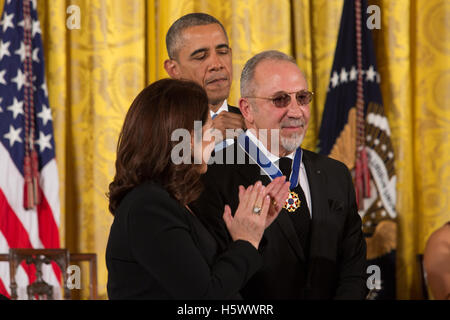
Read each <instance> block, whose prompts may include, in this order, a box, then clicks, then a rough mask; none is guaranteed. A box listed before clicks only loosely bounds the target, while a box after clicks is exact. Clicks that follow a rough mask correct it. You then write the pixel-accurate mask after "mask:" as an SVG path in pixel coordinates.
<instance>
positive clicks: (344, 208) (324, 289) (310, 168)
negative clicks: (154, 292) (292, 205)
mask: <svg viewBox="0 0 450 320" xmlns="http://www.w3.org/2000/svg"><path fill="white" fill-rule="evenodd" d="M237 148H239V149H240V150H239V152H241V153H240V154H241V155H242V152H243V151H242V149H241V148H240V147H238V144H237V143H235V144H233V145H231V146H229V147H228V148H226V149H224V150H221V152H218V153H217V155H215V157H216V160H217V159H222V160H223V159H225V158H224V155H225V154H226V153H228V156H229V158H228V159H234V161H235V162H234V164H226V165H223V164H211V165H209V166H208V172H207V173H206V174H205V175H204V176H203V178H204V179H203V183H204V185H205V189H204V192H203V194H202V195H201V197H200V199H198V201H196V202H195V203H194V204H192V205H191V207H192V208H194V210H195V212H196V214H197V216H198V217H199V218H200V219H201V220H202V221H203V222H204V223H205V225H207V226H208V228H209V230H210V231H211V232H212V233H213V235H214V236H215V238H216V240H217V241H218V242H219V244H220V246H221V248H222V249H223V248H226V246H227V244H228V243H229V241H230V236H229V234H228V232H227V229H226V228H225V224H224V223H223V221H222V220H221V215H222V212H223V207H224V205H225V204H229V205H230V207H231V210H232V212H233V213H234V212H235V210H236V208H237V206H238V204H239V200H238V186H239V185H243V186H245V187H247V186H249V185H250V184H254V183H255V182H256V181H258V180H261V181H262V183H263V184H264V185H267V184H268V183H269V182H270V180H269V178H268V177H267V176H266V175H262V174H261V172H260V168H259V167H258V166H257V165H256V164H255V163H254V162H253V161H251V160H250V159H249V157H248V156H247V155H246V154H245V157H244V159H245V164H237V158H238V157H237V155H238V152H237ZM230 152H233V154H230ZM241 163H242V158H241ZM303 163H304V165H305V168H306V172H307V176H308V182H309V186H310V191H311V200H312V208H313V213H312V223H311V228H312V229H311V243H310V250H309V251H310V256H309V259H307V258H308V257H305V255H304V250H303V248H302V247H301V245H300V242H299V240H298V237H297V235H296V231H295V229H294V226H293V224H292V222H291V219H290V217H289V216H288V215H289V213H288V212H287V211H286V210H285V209H283V210H282V211H281V212H280V215H279V216H278V217H277V219H276V220H275V221H274V222H273V223H272V225H271V226H270V227H269V228H268V229H267V230H266V231H265V233H264V239H265V240H267V244H266V246H265V248H264V250H263V251H262V254H263V267H262V268H261V269H260V270H259V271H258V272H257V273H256V274H255V275H254V276H253V277H252V278H251V279H250V280H249V282H248V283H247V285H246V286H245V287H244V288H243V290H242V291H241V294H242V297H243V298H244V299H331V298H336V299H363V298H365V296H366V294H367V289H366V278H367V277H366V273H365V272H366V269H365V268H366V244H365V240H364V239H363V234H362V230H361V218H360V216H359V214H358V211H357V208H356V202H355V193H354V187H353V183H352V179H351V176H350V173H349V171H348V169H347V167H346V166H345V165H344V164H343V163H341V162H338V161H336V160H332V159H330V158H327V157H325V156H322V155H319V154H316V153H313V152H310V151H307V150H304V154H303ZM307 260H308V262H307ZM305 277H306V285H304V283H305V280H304V279H305Z"/></svg>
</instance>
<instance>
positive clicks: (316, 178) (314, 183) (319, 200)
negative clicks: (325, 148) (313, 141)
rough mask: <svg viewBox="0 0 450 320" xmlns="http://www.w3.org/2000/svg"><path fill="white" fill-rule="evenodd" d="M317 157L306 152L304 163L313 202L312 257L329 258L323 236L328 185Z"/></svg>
mask: <svg viewBox="0 0 450 320" xmlns="http://www.w3.org/2000/svg"><path fill="white" fill-rule="evenodd" d="M315 156H316V155H315V154H314V153H311V152H310V151H307V150H304V153H303V163H304V165H305V169H306V175H307V176H308V183H309V189H310V193H311V202H312V207H313V212H312V223H311V228H312V229H311V244H310V256H313V255H314V256H322V257H324V256H328V254H327V247H326V243H325V241H324V237H326V236H325V235H323V232H322V231H323V230H325V229H324V227H323V223H324V220H325V219H326V215H327V213H328V210H329V208H328V199H327V198H326V197H324V190H326V188H327V185H326V181H325V173H324V172H322V171H323V170H321V168H320V167H319V166H318V164H317V161H315V160H314V157H315Z"/></svg>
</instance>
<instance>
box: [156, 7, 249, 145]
mask: <svg viewBox="0 0 450 320" xmlns="http://www.w3.org/2000/svg"><path fill="white" fill-rule="evenodd" d="M166 46H167V53H168V55H169V59H167V60H166V61H165V62H164V68H165V69H166V71H167V73H168V74H169V76H170V77H171V78H175V79H186V80H191V81H194V82H197V83H198V84H200V85H201V86H202V87H203V88H204V89H205V91H206V93H207V95H208V100H209V109H210V115H211V118H212V119H213V122H212V125H213V127H214V128H215V129H217V130H219V131H220V133H221V135H217V136H216V140H215V142H216V148H215V150H216V151H218V150H220V149H222V148H224V147H226V146H227V145H230V144H232V143H233V138H232V137H230V138H229V139H227V140H226V141H222V140H221V139H219V138H225V137H226V130H227V129H232V130H231V131H233V130H237V129H241V128H244V119H243V118H242V115H241V112H240V111H239V108H236V107H234V106H230V105H228V103H227V98H228V95H229V94H230V87H231V80H232V71H233V69H232V63H231V48H230V46H229V44H228V36H227V33H226V31H225V28H224V27H223V25H222V24H221V23H220V22H219V21H218V20H217V19H216V18H214V17H212V16H210V15H208V14H206V13H190V14H187V15H184V16H182V17H181V18H179V19H178V20H176V21H175V22H174V23H173V24H172V26H171V27H170V28H169V30H168V32H167V35H166Z"/></svg>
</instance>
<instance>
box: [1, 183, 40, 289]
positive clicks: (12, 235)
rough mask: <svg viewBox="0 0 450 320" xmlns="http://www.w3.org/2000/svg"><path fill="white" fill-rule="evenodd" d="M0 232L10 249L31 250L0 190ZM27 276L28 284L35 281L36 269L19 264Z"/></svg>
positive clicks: (27, 238) (24, 232) (20, 225)
mask: <svg viewBox="0 0 450 320" xmlns="http://www.w3.org/2000/svg"><path fill="white" fill-rule="evenodd" d="M0 231H1V232H2V233H3V236H4V237H5V239H6V241H7V242H8V246H9V247H10V248H32V245H31V242H30V238H29V237H28V232H27V231H26V230H25V228H24V227H23V225H22V223H21V222H20V220H19V219H18V218H17V216H16V214H15V212H14V211H13V209H11V207H10V206H9V203H8V201H7V200H6V197H5V195H4V194H3V191H2V190H1V189H0ZM21 265H22V267H23V268H24V270H25V272H26V273H27V275H28V279H29V280H28V281H29V283H32V282H33V281H34V280H36V274H35V273H36V268H35V266H34V265H27V264H26V263H25V261H23V262H22V263H21Z"/></svg>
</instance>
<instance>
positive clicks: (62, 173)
mask: <svg viewBox="0 0 450 320" xmlns="http://www.w3.org/2000/svg"><path fill="white" fill-rule="evenodd" d="M13 1H14V0H13ZM3 2H4V0H0V5H1V8H3ZM37 2H38V12H39V17H40V21H41V28H42V33H43V40H44V51H45V62H46V76H47V82H48V91H49V99H50V106H51V108H52V110H53V119H54V129H55V142H56V156H57V163H58V169H59V177H60V185H61V191H60V195H61V212H62V213H61V214H62V217H61V228H60V234H61V243H62V245H63V246H66V247H67V248H69V249H70V250H71V251H72V252H76V251H78V252H96V253H97V254H98V262H99V264H98V272H99V293H100V296H101V297H103V298H106V282H107V271H106V266H105V259H104V255H105V248H106V243H107V239H108V233H109V228H110V225H111V222H112V216H111V214H110V213H109V212H108V201H107V198H106V196H105V193H106V192H107V190H108V184H109V182H110V181H111V179H112V177H113V175H114V160H115V148H116V143H117V137H118V133H119V131H120V128H121V125H122V122H123V119H124V116H125V113H126V111H127V109H128V107H129V105H130V104H131V102H132V100H133V98H134V97H135V96H136V95H137V93H138V92H139V91H140V90H142V89H143V88H144V86H146V85H147V84H149V83H151V82H153V81H155V80H157V79H160V78H163V77H166V76H167V74H166V72H165V71H164V69H163V61H164V60H165V59H166V56H167V54H166V50H165V33H166V32H167V29H168V28H169V26H170V24H171V23H172V22H173V21H175V20H176V19H177V18H178V17H180V16H181V15H183V14H185V13H189V12H194V11H202V12H207V13H210V14H212V15H213V16H215V17H217V18H218V19H219V20H220V21H222V22H223V24H224V26H225V28H226V29H227V32H228V34H229V37H230V43H231V47H232V49H233V73H234V75H233V86H232V91H231V96H230V99H229V100H230V102H231V103H233V104H235V105H236V103H237V99H238V97H239V76H240V71H241V69H242V67H243V65H244V63H245V61H246V60H247V59H248V58H250V57H251V56H252V55H254V54H255V53H257V52H260V51H262V50H267V49H277V50H280V51H283V52H286V53H288V54H291V55H294V56H295V57H296V59H297V61H298V63H299V65H300V67H301V68H302V69H303V70H304V72H305V74H306V77H307V79H308V82H309V86H310V88H312V90H313V91H314V92H315V96H314V103H313V105H312V117H311V123H310V127H309V131H308V134H307V136H306V139H305V142H304V147H306V148H307V149H310V150H314V149H315V146H316V142H317V136H318V130H319V126H320V121H321V115H322V110H323V106H324V103H325V98H326V88H327V85H328V82H329V74H330V68H331V65H332V62H333V57H334V49H335V45H336V40H337V34H338V30H339V21H340V16H341V10H342V5H343V0H290V1H289V0H231V1H216V0H148V1H144V0H127V1H123V0H70V1H69V0H66V1H62V0H59V1H50V0H48V1H47V0H38V1H37ZM369 2H370V4H376V5H379V7H380V8H381V23H382V24H381V29H380V30H374V41H375V47H376V50H377V52H376V53H377V60H378V68H379V71H380V73H381V84H382V94H383V100H384V106H385V111H386V114H387V116H388V119H389V121H390V126H391V131H392V140H393V145H394V148H395V153H396V168H397V181H398V183H397V212H398V215H399V217H398V218H399V230H398V232H399V234H398V242H399V243H398V253H397V255H398V261H397V294H398V298H400V299H410V298H418V297H419V296H420V292H419V281H418V280H419V274H418V265H417V263H416V254H417V253H420V252H423V249H424V246H425V243H426V240H427V238H428V236H429V235H430V234H431V232H433V231H434V230H435V229H437V228H438V227H439V226H440V225H442V224H443V223H444V222H445V221H448V220H450V152H449V151H448V150H450V103H449V101H450V96H449V94H450V93H449V92H450V90H449V89H450V28H449V26H448V16H449V15H450V3H449V2H448V1H446V0H398V1H390V0H378V1H369ZM70 5H77V6H79V8H80V18H81V28H80V29H79V30H77V29H73V30H71V29H68V28H67V27H66V20H67V19H68V18H69V16H70V15H71V14H70V13H67V12H66V10H67V8H68V7H69V6H70Z"/></svg>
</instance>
